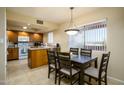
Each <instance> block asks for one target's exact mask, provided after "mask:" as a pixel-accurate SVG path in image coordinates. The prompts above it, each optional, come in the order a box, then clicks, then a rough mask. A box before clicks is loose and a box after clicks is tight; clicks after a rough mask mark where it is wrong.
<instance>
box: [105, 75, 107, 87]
mask: <svg viewBox="0 0 124 93" xmlns="http://www.w3.org/2000/svg"><path fill="white" fill-rule="evenodd" d="M105 85H107V75H105Z"/></svg>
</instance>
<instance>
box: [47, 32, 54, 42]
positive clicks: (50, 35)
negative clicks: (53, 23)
mask: <svg viewBox="0 0 124 93" xmlns="http://www.w3.org/2000/svg"><path fill="white" fill-rule="evenodd" d="M48 43H53V32H49V33H48Z"/></svg>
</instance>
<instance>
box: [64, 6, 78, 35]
mask: <svg viewBox="0 0 124 93" xmlns="http://www.w3.org/2000/svg"><path fill="white" fill-rule="evenodd" d="M73 9H74V7H70V10H71V20H70V24H69V28H68V29H66V30H65V32H66V33H67V34H68V35H75V34H77V33H78V32H79V29H76V27H74V23H73Z"/></svg>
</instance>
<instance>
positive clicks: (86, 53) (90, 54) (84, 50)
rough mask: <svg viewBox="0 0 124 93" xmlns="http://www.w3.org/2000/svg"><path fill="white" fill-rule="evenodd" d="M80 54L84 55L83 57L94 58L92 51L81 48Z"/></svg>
mask: <svg viewBox="0 0 124 93" xmlns="http://www.w3.org/2000/svg"><path fill="white" fill-rule="evenodd" d="M80 54H81V55H83V56H89V57H91V56H92V49H83V48H81V50H80Z"/></svg>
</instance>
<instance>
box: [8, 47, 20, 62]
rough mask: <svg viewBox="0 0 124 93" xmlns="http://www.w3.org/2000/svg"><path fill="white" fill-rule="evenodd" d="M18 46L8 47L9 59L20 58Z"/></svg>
mask: <svg viewBox="0 0 124 93" xmlns="http://www.w3.org/2000/svg"><path fill="white" fill-rule="evenodd" d="M18 50H19V49H18V48H8V49H7V52H8V55H7V60H8V61H9V60H18V58H19V53H18Z"/></svg>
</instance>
